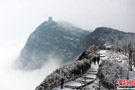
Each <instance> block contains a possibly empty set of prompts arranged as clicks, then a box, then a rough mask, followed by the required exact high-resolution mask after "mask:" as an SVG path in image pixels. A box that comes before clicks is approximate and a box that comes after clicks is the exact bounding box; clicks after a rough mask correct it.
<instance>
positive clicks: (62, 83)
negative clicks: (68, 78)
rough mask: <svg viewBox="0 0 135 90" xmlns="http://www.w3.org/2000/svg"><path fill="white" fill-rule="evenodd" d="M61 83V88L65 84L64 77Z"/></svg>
mask: <svg viewBox="0 0 135 90" xmlns="http://www.w3.org/2000/svg"><path fill="white" fill-rule="evenodd" d="M60 85H61V89H63V85H64V79H63V78H62V79H61V82H60Z"/></svg>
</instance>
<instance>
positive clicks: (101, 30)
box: [83, 27, 135, 47]
mask: <svg viewBox="0 0 135 90" xmlns="http://www.w3.org/2000/svg"><path fill="white" fill-rule="evenodd" d="M116 39H117V40H118V41H119V43H121V44H123V45H125V44H127V43H129V41H132V43H134V44H135V33H129V32H123V31H120V30H116V29H113V28H109V27H98V28H96V29H95V30H94V31H93V32H92V33H90V34H89V35H87V36H86V38H85V40H84V41H83V45H84V47H87V46H91V45H96V46H103V45H104V44H105V43H106V42H109V43H111V44H114V42H115V40H116Z"/></svg>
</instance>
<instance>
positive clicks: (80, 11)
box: [0, 0, 135, 90]
mask: <svg viewBox="0 0 135 90" xmlns="http://www.w3.org/2000/svg"><path fill="white" fill-rule="evenodd" d="M49 16H52V17H53V19H54V20H55V21H67V22H70V23H72V24H74V25H76V26H78V27H81V28H84V29H87V30H94V29H95V28H96V27H101V26H107V27H112V28H115V29H119V30H123V31H126V32H135V0H0V75H1V77H0V80H1V81H0V83H2V86H0V90H9V89H12V90H18V88H19V87H21V88H20V90H34V89H31V88H35V86H36V85H38V84H39V83H40V82H41V81H42V80H43V79H42V78H44V77H45V74H42V75H41V74H40V73H39V71H38V73H36V72H34V73H35V74H34V73H31V72H30V73H22V72H17V71H14V70H11V67H10V64H11V63H12V62H13V61H14V60H15V58H16V57H17V56H18V55H19V53H20V50H21V49H22V48H23V46H24V45H25V42H26V40H27V38H28V36H29V35H30V33H31V32H33V31H34V30H35V28H36V27H37V26H39V25H40V24H41V23H42V22H43V21H46V20H47V19H48V17H49ZM55 66H58V65H55ZM55 68H56V67H55ZM55 68H53V69H55ZM47 70H48V69H47ZM41 71H42V70H41ZM41 71H40V72H41ZM43 71H45V70H43ZM50 72H51V70H50ZM42 73H46V74H48V73H47V72H42ZM7 85H8V87H7Z"/></svg>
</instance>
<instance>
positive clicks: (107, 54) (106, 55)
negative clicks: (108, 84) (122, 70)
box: [53, 50, 135, 90]
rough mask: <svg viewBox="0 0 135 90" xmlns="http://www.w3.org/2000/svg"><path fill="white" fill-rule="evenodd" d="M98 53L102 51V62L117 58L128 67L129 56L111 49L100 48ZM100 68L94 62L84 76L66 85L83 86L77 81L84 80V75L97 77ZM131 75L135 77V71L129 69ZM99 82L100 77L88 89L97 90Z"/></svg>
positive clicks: (57, 89) (58, 88) (132, 77)
mask: <svg viewBox="0 0 135 90" xmlns="http://www.w3.org/2000/svg"><path fill="white" fill-rule="evenodd" d="M98 53H100V63H101V62H102V60H117V61H119V62H120V63H121V65H124V66H125V67H128V57H127V56H125V55H124V54H122V53H115V52H112V51H110V50H100V51H99V52H98ZM98 68H99V65H98V64H97V63H96V64H94V63H92V64H91V68H90V69H89V70H88V71H87V72H86V73H85V74H84V75H83V76H82V77H80V78H78V79H76V80H75V81H72V82H68V83H65V84H64V85H69V86H81V85H83V84H82V83H81V82H77V81H78V80H84V78H83V77H89V78H96V73H97V71H98ZM92 71H96V72H92ZM129 76H130V79H135V72H133V71H129ZM92 80H93V79H92ZM86 81H90V80H86ZM98 83H99V79H98V78H97V79H96V80H95V81H94V82H93V83H92V84H90V85H88V86H86V90H96V88H97V87H98ZM101 88H102V89H101V90H106V89H105V88H104V87H103V86H101ZM53 90H61V89H60V86H59V87H56V88H54V89H53ZM63 90H72V89H69V88H64V89H63ZM74 90H75V89H74Z"/></svg>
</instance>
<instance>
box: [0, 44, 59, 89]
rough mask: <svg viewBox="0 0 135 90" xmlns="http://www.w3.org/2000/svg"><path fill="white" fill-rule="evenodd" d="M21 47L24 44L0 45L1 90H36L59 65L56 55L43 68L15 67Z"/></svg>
mask: <svg viewBox="0 0 135 90" xmlns="http://www.w3.org/2000/svg"><path fill="white" fill-rule="evenodd" d="M12 43H15V42H12ZM21 49H22V44H18V45H15V46H8V47H6V45H5V46H1V47H0V83H1V86H0V90H34V89H35V88H36V86H37V85H39V84H40V83H41V82H42V81H43V80H44V78H45V77H46V76H47V75H49V74H50V73H51V72H52V71H53V70H55V69H56V68H58V67H59V62H58V61H57V60H56V59H55V57H50V58H49V59H48V60H49V62H46V64H45V65H44V67H42V68H41V69H37V70H32V71H22V70H18V69H15V68H14V66H13V65H14V61H15V59H16V58H17V56H18V55H19V53H20V50H21ZM50 66H51V67H50Z"/></svg>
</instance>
